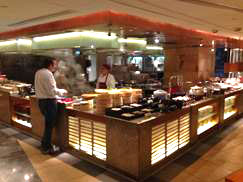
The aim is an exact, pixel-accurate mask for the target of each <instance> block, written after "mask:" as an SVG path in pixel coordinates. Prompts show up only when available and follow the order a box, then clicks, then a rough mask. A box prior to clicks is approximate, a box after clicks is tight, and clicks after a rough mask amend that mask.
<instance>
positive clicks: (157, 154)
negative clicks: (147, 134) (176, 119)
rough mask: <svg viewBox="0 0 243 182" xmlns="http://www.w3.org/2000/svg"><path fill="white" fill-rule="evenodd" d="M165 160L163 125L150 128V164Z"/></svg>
mask: <svg viewBox="0 0 243 182" xmlns="http://www.w3.org/2000/svg"><path fill="white" fill-rule="evenodd" d="M163 158H165V123H162V124H160V125H157V126H155V127H153V128H152V152H151V164H155V163H156V162H158V161H160V160H162V159H163Z"/></svg>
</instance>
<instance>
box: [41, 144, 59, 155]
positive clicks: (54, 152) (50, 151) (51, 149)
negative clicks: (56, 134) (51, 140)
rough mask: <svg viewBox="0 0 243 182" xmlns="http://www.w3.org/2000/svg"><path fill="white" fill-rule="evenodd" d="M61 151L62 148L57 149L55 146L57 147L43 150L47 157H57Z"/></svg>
mask: <svg viewBox="0 0 243 182" xmlns="http://www.w3.org/2000/svg"><path fill="white" fill-rule="evenodd" d="M59 151H60V148H59V147H57V146H55V145H53V146H52V147H51V148H49V149H47V150H45V149H42V150H41V152H42V154H44V155H47V154H49V155H55V154H57V153H58V152H59Z"/></svg>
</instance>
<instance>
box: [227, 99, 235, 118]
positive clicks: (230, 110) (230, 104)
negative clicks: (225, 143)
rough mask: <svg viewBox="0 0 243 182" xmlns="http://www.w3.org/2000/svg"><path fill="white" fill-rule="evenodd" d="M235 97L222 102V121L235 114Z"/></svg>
mask: <svg viewBox="0 0 243 182" xmlns="http://www.w3.org/2000/svg"><path fill="white" fill-rule="evenodd" d="M235 100H236V96H231V97H227V98H225V100H224V119H228V118H230V117H231V116H233V115H234V114H236V113H237V109H236V108H235Z"/></svg>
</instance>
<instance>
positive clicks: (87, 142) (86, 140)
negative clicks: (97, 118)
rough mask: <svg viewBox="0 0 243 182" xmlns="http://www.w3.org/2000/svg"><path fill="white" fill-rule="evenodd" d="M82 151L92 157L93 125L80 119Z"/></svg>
mask: <svg viewBox="0 0 243 182" xmlns="http://www.w3.org/2000/svg"><path fill="white" fill-rule="evenodd" d="M80 150H82V151H84V152H86V153H88V154H89V155H92V123H91V121H86V120H83V119H80Z"/></svg>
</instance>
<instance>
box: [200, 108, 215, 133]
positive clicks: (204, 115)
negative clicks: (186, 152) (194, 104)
mask: <svg viewBox="0 0 243 182" xmlns="http://www.w3.org/2000/svg"><path fill="white" fill-rule="evenodd" d="M218 123H219V117H218V105H217V103H214V104H211V105H206V106H203V107H200V108H199V109H198V128H197V135H200V134H202V133H204V132H205V131H207V130H209V129H210V128H212V127H214V126H215V125H217V124H218Z"/></svg>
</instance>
